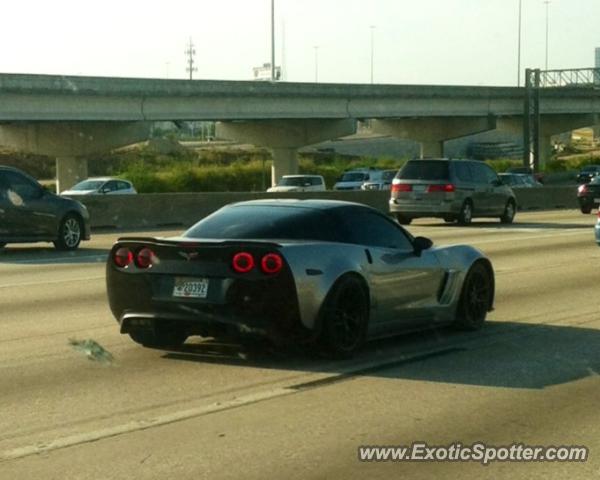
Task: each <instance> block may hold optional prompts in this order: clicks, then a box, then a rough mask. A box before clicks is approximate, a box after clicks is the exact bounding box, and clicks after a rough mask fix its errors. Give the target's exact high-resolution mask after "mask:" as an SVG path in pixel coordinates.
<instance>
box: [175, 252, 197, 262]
mask: <svg viewBox="0 0 600 480" xmlns="http://www.w3.org/2000/svg"><path fill="white" fill-rule="evenodd" d="M179 255H181V256H182V257H183V258H185V259H186V260H188V261H190V260H194V259H195V258H198V255H199V253H198V252H179Z"/></svg>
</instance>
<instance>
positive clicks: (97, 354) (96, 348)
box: [69, 338, 114, 364]
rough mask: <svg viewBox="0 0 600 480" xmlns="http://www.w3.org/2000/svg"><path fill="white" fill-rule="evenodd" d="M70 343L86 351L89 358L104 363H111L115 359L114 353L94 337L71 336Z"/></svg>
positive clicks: (75, 347)
mask: <svg viewBox="0 0 600 480" xmlns="http://www.w3.org/2000/svg"><path fill="white" fill-rule="evenodd" d="M69 345H71V346H72V347H73V348H74V349H75V350H77V351H79V352H83V353H85V355H86V356H87V358H88V360H92V361H94V362H99V363H103V364H111V363H113V361H114V357H113V355H112V353H110V352H109V351H108V350H106V349H105V348H104V347H102V345H100V344H99V343H98V342H96V341H94V340H92V339H87V340H77V339H74V338H69Z"/></svg>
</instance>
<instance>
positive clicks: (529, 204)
mask: <svg viewBox="0 0 600 480" xmlns="http://www.w3.org/2000/svg"><path fill="white" fill-rule="evenodd" d="M516 195H517V201H518V204H519V209H520V210H543V209H553V208H577V207H578V203H577V196H576V188H575V187H574V186H569V187H543V188H531V189H520V190H516ZM389 196H390V193H389V191H352V192H333V191H329V192H311V193H277V194H269V193H250V192H246V193H244V192H241V193H240V192H238V193H229V192H228V193H155V194H140V195H123V196H102V195H97V196H90V197H82V198H81V201H82V202H83V203H84V204H85V205H86V206H87V208H88V210H89V211H90V216H91V223H92V228H102V227H108V228H120V229H122V228H127V229H131V228H154V227H167V226H173V227H189V226H191V225H193V224H194V223H196V222H197V221H198V220H200V219H201V218H203V217H205V216H207V215H209V214H211V213H212V212H214V211H215V210H218V209H219V208H221V207H222V206H223V205H227V204H228V203H233V202H241V201H244V200H255V199H260V198H324V199H331V200H346V201H351V202H359V203H364V204H366V205H370V206H372V207H374V208H377V209H379V210H381V211H383V212H387V211H388V199H389Z"/></svg>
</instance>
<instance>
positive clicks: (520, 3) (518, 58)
mask: <svg viewBox="0 0 600 480" xmlns="http://www.w3.org/2000/svg"><path fill="white" fill-rule="evenodd" d="M522 3H523V2H522V0H519V35H518V36H519V41H518V46H517V87H520V86H521V25H522V23H521V18H522V17H521V13H522V11H523V10H522V7H523V5H522Z"/></svg>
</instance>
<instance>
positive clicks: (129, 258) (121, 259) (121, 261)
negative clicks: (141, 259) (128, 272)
mask: <svg viewBox="0 0 600 480" xmlns="http://www.w3.org/2000/svg"><path fill="white" fill-rule="evenodd" d="M113 262H115V265H116V266H117V267H120V268H125V267H127V266H128V265H130V264H131V262H133V253H131V250H129V249H128V248H125V247H121V248H119V249H117V250H115V253H113Z"/></svg>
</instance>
